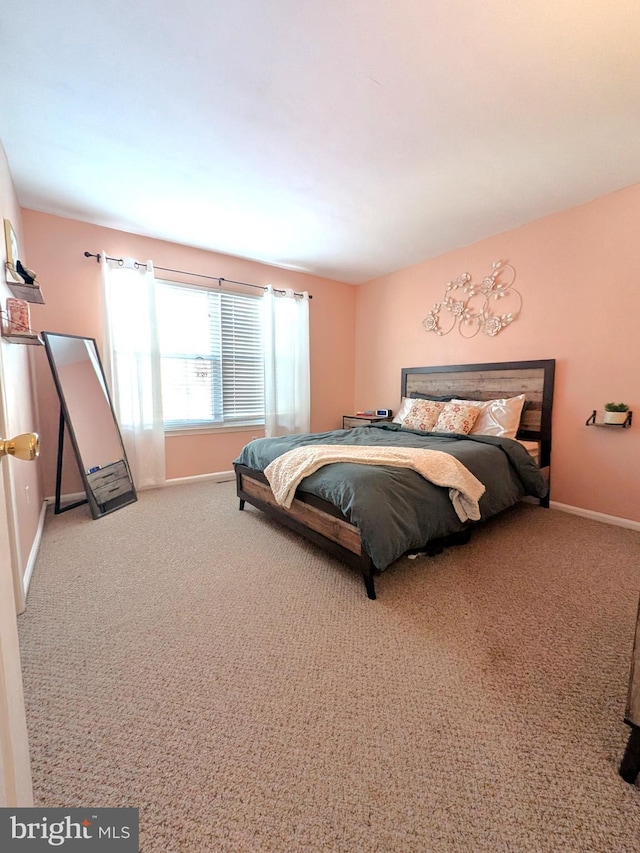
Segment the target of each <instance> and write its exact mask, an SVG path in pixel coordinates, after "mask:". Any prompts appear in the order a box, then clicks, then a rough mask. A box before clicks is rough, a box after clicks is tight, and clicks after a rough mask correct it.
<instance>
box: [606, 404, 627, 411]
mask: <svg viewBox="0 0 640 853" xmlns="http://www.w3.org/2000/svg"><path fill="white" fill-rule="evenodd" d="M604 410H605V412H628V411H629V406H627V404H626V403H605V404H604Z"/></svg>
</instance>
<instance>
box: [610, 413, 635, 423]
mask: <svg viewBox="0 0 640 853" xmlns="http://www.w3.org/2000/svg"><path fill="white" fill-rule="evenodd" d="M628 414H629V413H628V412H605V413H604V423H605V424H623V423H624V422H625V421H626V419H627V415H628Z"/></svg>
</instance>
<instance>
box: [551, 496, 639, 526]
mask: <svg viewBox="0 0 640 853" xmlns="http://www.w3.org/2000/svg"><path fill="white" fill-rule="evenodd" d="M549 506H550V507H551V508H552V509H559V510H560V511H561V512H568V513H570V514H571V515H581V516H582V517H583V518H590V519H591V520H592V521H601V522H602V523H603V524H613V525H614V526H615V527H628V528H629V529H630V530H640V521H633V519H631V518H620V517H619V516H617V515H606V513H604V512H594V510H592V509H583V508H582V507H580V506H571V505H570V504H561V503H558V502H557V501H550V502H549Z"/></svg>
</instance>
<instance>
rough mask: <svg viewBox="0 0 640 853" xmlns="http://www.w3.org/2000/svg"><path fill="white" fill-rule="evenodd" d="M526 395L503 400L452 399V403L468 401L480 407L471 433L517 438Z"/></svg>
mask: <svg viewBox="0 0 640 853" xmlns="http://www.w3.org/2000/svg"><path fill="white" fill-rule="evenodd" d="M524 400H525V395H524V394H519V395H518V396H517V397H509V398H507V399H502V400H486V401H484V400H452V401H451V402H452V403H466V404H467V405H468V406H477V407H478V408H479V409H480V412H479V414H478V417H477V419H476V422H475V423H474V425H473V426H472V427H471V432H470V433H469V434H470V435H501V436H504V438H515V437H516V433H517V432H518V427H519V426H520V417H521V416H522V408H523V406H524Z"/></svg>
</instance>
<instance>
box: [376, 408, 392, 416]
mask: <svg viewBox="0 0 640 853" xmlns="http://www.w3.org/2000/svg"><path fill="white" fill-rule="evenodd" d="M392 414H393V412H392V411H391V409H376V417H377V418H390V417H391V415H392Z"/></svg>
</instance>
